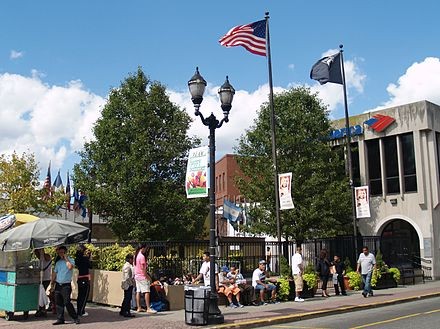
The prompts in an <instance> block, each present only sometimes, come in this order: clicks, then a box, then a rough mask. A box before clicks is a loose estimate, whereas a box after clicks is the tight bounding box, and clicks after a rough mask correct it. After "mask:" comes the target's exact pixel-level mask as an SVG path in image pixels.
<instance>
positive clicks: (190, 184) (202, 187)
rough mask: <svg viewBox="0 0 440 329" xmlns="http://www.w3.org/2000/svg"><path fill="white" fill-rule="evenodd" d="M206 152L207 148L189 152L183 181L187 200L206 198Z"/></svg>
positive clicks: (203, 147)
mask: <svg viewBox="0 0 440 329" xmlns="http://www.w3.org/2000/svg"><path fill="white" fill-rule="evenodd" d="M208 152H209V151H208V147H207V146H202V147H198V148H194V149H191V150H190V151H189V157H188V165H187V167H186V179H185V190H186V197H187V198H204V197H207V196H208V186H209V184H208V175H207V173H208Z"/></svg>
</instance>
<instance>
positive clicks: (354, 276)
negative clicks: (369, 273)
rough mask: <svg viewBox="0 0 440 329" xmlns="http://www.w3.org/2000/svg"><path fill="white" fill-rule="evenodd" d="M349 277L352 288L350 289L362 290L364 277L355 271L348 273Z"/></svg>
mask: <svg viewBox="0 0 440 329" xmlns="http://www.w3.org/2000/svg"><path fill="white" fill-rule="evenodd" d="M347 277H348V285H349V286H350V288H352V289H353V290H359V289H360V288H361V284H362V277H361V275H360V274H359V273H357V272H354V271H352V272H348V273H347Z"/></svg>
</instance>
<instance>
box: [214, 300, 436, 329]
mask: <svg viewBox="0 0 440 329" xmlns="http://www.w3.org/2000/svg"><path fill="white" fill-rule="evenodd" d="M439 296H440V292H436V293H430V294H425V295H420V296H412V297H407V298H397V299H391V300H387V301H384V302H380V303H370V304H363V305H353V306H346V307H338V308H335V309H329V310H321V311H311V312H304V313H297V314H292V315H283V316H274V317H268V318H264V319H256V320H248V321H240V322H235V323H225V324H220V325H215V326H211V327H208V328H210V329H228V328H255V327H262V326H269V325H274V324H281V323H287V322H293V321H300V320H305V319H313V318H316V317H318V316H327V315H333V314H341V313H348V312H353V311H358V310H364V309H372V308H377V307H382V306H389V305H395V304H401V303H406V302H411V301H415V300H420V299H426V298H433V297H439Z"/></svg>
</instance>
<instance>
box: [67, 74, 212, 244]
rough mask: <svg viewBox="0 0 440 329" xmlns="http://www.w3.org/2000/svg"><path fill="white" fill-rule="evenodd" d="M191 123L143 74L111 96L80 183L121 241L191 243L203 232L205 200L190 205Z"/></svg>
mask: <svg viewBox="0 0 440 329" xmlns="http://www.w3.org/2000/svg"><path fill="white" fill-rule="evenodd" d="M190 122H191V119H190V117H189V116H188V115H187V114H186V112H185V111H183V110H181V109H180V108H179V107H178V106H176V105H175V104H173V103H172V102H171V101H170V100H169V97H168V95H167V94H166V90H165V87H164V86H163V85H161V84H160V83H158V82H151V81H150V80H149V79H148V78H147V77H146V76H145V74H144V73H143V72H142V70H141V69H138V71H137V73H135V74H131V75H129V76H128V77H127V78H126V79H125V81H123V82H122V83H121V86H120V87H119V88H115V89H113V90H111V92H110V96H109V100H108V102H107V104H106V105H105V106H104V108H103V110H102V116H101V117H100V118H99V119H98V120H97V123H96V125H95V127H94V137H95V140H94V141H91V142H89V143H86V144H85V145H84V150H83V151H82V152H81V153H80V156H81V161H80V163H79V164H76V165H75V168H74V179H75V186H76V187H79V189H81V190H82V191H85V192H86V194H87V196H88V201H87V206H88V207H92V209H93V212H94V213H98V214H101V215H106V216H108V219H109V225H110V228H111V229H112V231H113V232H114V233H115V234H116V235H117V236H118V237H119V239H122V240H129V239H137V240H162V239H165V240H166V239H187V238H194V237H195V236H196V235H197V234H198V233H199V232H200V231H201V230H202V228H203V221H204V219H205V217H206V215H207V212H208V209H207V207H206V200H200V199H197V200H188V199H186V195H185V190H184V182H185V171H186V161H187V155H188V151H189V149H191V148H192V147H194V146H196V145H197V144H198V143H199V141H198V140H196V139H191V138H189V137H188V136H187V130H188V128H189V124H190Z"/></svg>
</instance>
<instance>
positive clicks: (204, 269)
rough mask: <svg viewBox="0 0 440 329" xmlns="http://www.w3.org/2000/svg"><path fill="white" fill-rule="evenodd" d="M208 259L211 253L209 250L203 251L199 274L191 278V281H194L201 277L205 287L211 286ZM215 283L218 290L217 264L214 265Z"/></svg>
mask: <svg viewBox="0 0 440 329" xmlns="http://www.w3.org/2000/svg"><path fill="white" fill-rule="evenodd" d="M210 260H211V255H210V253H209V251H205V252H204V253H203V263H202V266H200V271H199V275H197V277H195V278H194V279H193V280H192V283H195V282H196V281H199V280H200V279H201V278H203V283H204V284H205V286H206V287H209V286H211V281H210V279H211V273H210ZM215 285H216V289H217V290H218V268H217V264H216V265H215Z"/></svg>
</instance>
